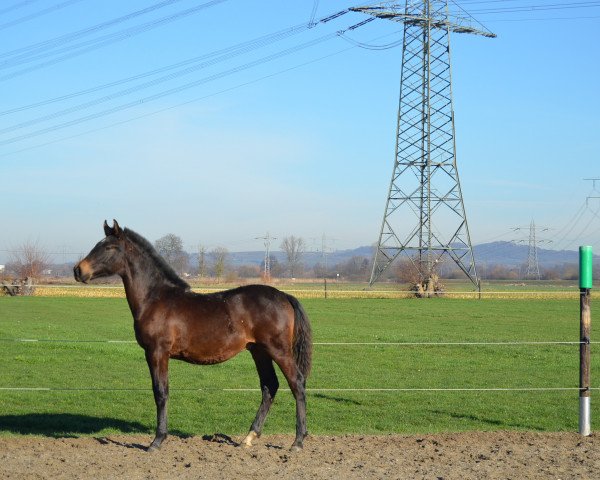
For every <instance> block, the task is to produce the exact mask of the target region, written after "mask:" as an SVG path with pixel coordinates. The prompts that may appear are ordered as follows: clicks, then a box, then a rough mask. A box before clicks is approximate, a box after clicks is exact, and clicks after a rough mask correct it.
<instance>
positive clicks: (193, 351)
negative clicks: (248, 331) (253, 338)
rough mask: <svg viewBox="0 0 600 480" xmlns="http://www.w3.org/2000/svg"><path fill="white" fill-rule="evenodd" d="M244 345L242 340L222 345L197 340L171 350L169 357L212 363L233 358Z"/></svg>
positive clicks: (198, 363) (206, 363)
mask: <svg viewBox="0 0 600 480" xmlns="http://www.w3.org/2000/svg"><path fill="white" fill-rule="evenodd" d="M245 347H246V342H242V341H237V342H232V343H229V344H222V345H216V344H213V343H209V342H199V343H197V344H196V345H190V346H189V347H188V348H183V349H181V350H179V351H177V352H173V354H172V355H171V358H175V359H178V360H183V361H184V362H188V363H195V364H197V365H213V364H215V363H222V362H225V361H226V360H229V359H230V358H233V357H234V356H236V355H237V354H238V353H239V352H240V351H242V350H243V349H244V348H245Z"/></svg>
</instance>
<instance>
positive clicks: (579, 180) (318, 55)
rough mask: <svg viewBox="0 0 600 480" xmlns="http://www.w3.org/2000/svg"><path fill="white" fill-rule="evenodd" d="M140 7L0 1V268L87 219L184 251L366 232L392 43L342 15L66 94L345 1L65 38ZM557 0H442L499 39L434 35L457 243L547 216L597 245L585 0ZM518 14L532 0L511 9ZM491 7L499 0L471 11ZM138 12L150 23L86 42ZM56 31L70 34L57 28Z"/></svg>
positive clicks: (380, 180) (162, 14) (394, 81)
mask: <svg viewBox="0 0 600 480" xmlns="http://www.w3.org/2000/svg"><path fill="white" fill-rule="evenodd" d="M157 3H159V1H158V0H155V1H146V2H144V1H134V0H129V1H127V2H121V1H116V0H107V1H102V2H100V1H94V0H73V1H72V2H70V3H69V4H66V5H63V4H64V2H58V1H57V0H34V1H31V2H22V1H17V0H7V1H6V2H3V3H2V6H1V7H0V45H1V47H0V96H1V102H0V109H1V113H0V200H1V201H2V205H3V207H4V208H3V209H2V214H1V216H0V218H1V222H2V229H1V232H2V234H1V235H0V250H1V251H0V261H5V260H6V257H7V255H8V254H7V250H10V249H12V248H14V247H16V246H18V245H20V244H22V243H23V242H25V241H37V242H39V244H41V245H42V246H44V247H45V248H46V249H47V250H48V251H51V252H54V251H69V252H74V253H77V252H87V251H88V250H89V249H90V248H91V247H92V245H93V244H94V243H95V242H96V241H98V240H99V239H100V237H101V236H102V229H101V226H102V222H103V221H104V219H105V218H106V219H112V218H116V219H117V220H118V221H119V222H120V223H121V225H123V226H128V227H130V228H132V229H134V230H136V231H138V232H139V233H141V234H142V235H144V236H146V237H147V238H148V239H150V240H152V241H153V240H156V239H157V238H159V237H161V236H163V235H165V234H167V233H175V234H177V235H179V236H180V237H181V238H182V239H183V240H184V244H185V246H186V249H188V250H195V249H196V246H197V245H199V244H202V245H204V246H206V247H207V248H208V249H211V248H214V247H216V246H225V247H226V248H228V249H229V250H231V251H236V250H260V249H262V241H260V240H256V237H259V236H264V234H265V233H266V232H267V231H269V232H270V233H271V234H272V235H274V236H276V237H278V238H282V237H284V236H287V235H298V236H302V237H304V238H305V239H307V242H308V244H309V247H310V246H312V244H313V240H312V239H318V241H317V244H318V245H319V246H320V238H321V236H322V235H323V234H324V233H325V234H326V235H327V236H328V237H329V238H331V239H334V240H331V246H332V247H334V248H337V249H343V248H353V247H357V246H360V245H367V244H371V243H373V242H375V241H376V240H377V236H378V233H379V232H378V230H379V226H380V223H381V217H382V214H383V209H384V202H385V197H386V195H387V188H388V185H389V177H390V174H391V169H392V161H393V155H394V142H395V138H394V137H395V130H396V114H397V103H398V90H399V76H400V66H401V65H400V64H401V47H400V46H396V47H395V48H388V49H383V50H373V49H365V48H359V47H356V46H353V44H352V43H350V42H348V41H346V40H345V39H344V38H342V37H340V36H337V35H335V33H336V32H337V31H339V30H342V29H345V28H347V27H349V26H351V25H354V24H356V23H358V22H360V21H361V20H363V19H364V18H365V17H364V16H361V15H360V14H357V13H349V14H347V15H344V16H342V17H340V18H338V19H336V20H332V21H331V22H328V23H325V24H319V25H318V26H316V27H314V28H312V29H305V30H303V31H300V32H298V33H295V34H294V35H290V36H288V37H287V38H282V39H280V40H278V41H276V42H273V43H272V44H270V45H266V46H264V47H262V48H255V49H252V50H251V51H248V52H245V53H244V54H242V55H237V56H232V55H231V53H230V52H229V53H227V54H222V55H221V57H223V55H225V57H226V58H225V57H223V58H219V61H218V62H216V61H215V62H213V64H212V65H206V66H205V68H202V69H197V70H196V71H193V72H190V73H189V74H187V75H182V76H179V77H177V78H174V79H171V80H168V81H165V82H162V83H160V84H157V85H154V86H149V87H147V88H143V89H142V88H139V87H140V86H141V85H142V84H143V83H145V82H148V81H149V80H152V79H156V78H158V77H160V76H163V75H166V74H167V73H168V72H167V71H163V72H162V73H155V74H154V75H152V76H147V77H145V78H143V79H141V78H139V79H138V80H132V81H129V82H126V83H121V84H120V85H113V86H112V87H105V88H103V89H96V91H94V92H90V93H87V94H82V95H77V96H73V94H74V93H77V92H81V91H84V90H88V89H92V88H95V87H99V86H105V85H107V84H109V83H115V82H117V81H120V80H123V79H127V78H130V77H132V76H135V75H140V74H142V73H144V72H150V71H154V70H157V69H160V68H163V67H166V66H169V65H173V64H177V63H179V62H183V61H185V60H188V59H191V58H196V57H199V56H201V55H205V54H209V53H211V52H215V51H220V50H222V49H225V48H228V47H231V46H234V45H239V44H240V43H242V42H247V41H249V40H252V39H256V38H259V37H263V36H265V35H267V34H272V33H274V32H288V31H289V28H290V27H293V26H301V25H304V24H306V23H307V22H308V21H309V20H310V18H311V15H312V12H313V8H314V7H316V16H315V18H316V19H320V18H323V17H326V16H328V15H329V14H331V13H334V12H337V11H340V10H344V9H346V8H347V7H349V6H353V5H357V4H359V3H358V2H351V1H338V0H335V1H333V0H332V1H327V2H314V1H313V0H307V1H296V2H285V4H284V3H283V2H280V1H263V2H248V1H241V0H228V1H222V2H213V3H214V5H206V7H205V8H203V9H199V10H198V11H196V12H195V13H191V14H188V15H187V16H182V15H181V14H180V13H178V12H182V11H184V10H187V9H191V8H193V7H196V6H199V5H203V4H208V3H210V2H208V1H207V0H204V1H198V0H179V1H173V2H171V4H170V5H166V6H163V7H162V8H159V9H156V10H155V11H153V12H149V13H146V14H144V15H139V16H137V17H135V18H130V19H129V20H124V21H122V22H120V23H118V24H115V25H112V26H110V27H107V28H103V29H100V28H96V29H95V31H94V32H93V33H90V34H87V35H83V33H84V32H83V30H84V29H88V28H90V27H94V26H98V25H100V24H102V23H103V22H108V21H110V20H113V19H116V18H118V17H122V16H125V15H128V14H131V13H132V12H135V11H139V10H141V9H143V8H146V7H148V6H150V5H155V4H157ZM569 3H573V2H566V1H564V2H562V3H559V2H555V1H553V2H549V1H548V2H544V1H542V0H532V1H525V0H515V1H508V0H507V1H504V2H491V1H489V0H488V1H474V0H464V1H462V2H460V5H462V7H463V8H464V9H465V10H467V11H472V12H473V15H474V16H475V17H476V18H477V19H478V20H479V21H481V23H483V24H484V25H485V26H486V27H487V28H488V29H490V30H491V31H493V32H494V33H496V34H497V35H498V37H497V38H495V39H487V38H483V37H476V36H473V35H458V34H455V35H453V36H452V41H451V48H452V62H453V64H452V79H453V91H454V107H455V117H456V143H457V161H458V168H459V173H460V178H461V184H462V190H463V196H464V201H465V207H466V212H467V217H468V220H469V225H470V230H471V237H472V240H473V242H474V243H481V242H486V241H493V240H515V239H518V238H525V239H526V238H527V235H528V230H520V231H516V232H514V231H513V230H512V229H513V228H514V227H523V226H528V225H529V223H530V222H531V220H532V219H533V220H535V222H536V224H537V225H540V226H543V227H548V228H549V230H548V231H546V232H544V233H540V235H541V236H542V237H544V236H545V237H544V238H547V239H550V240H553V243H551V244H549V245H550V246H551V247H553V248H571V249H574V248H576V247H577V245H579V244H592V245H593V246H594V247H595V251H600V199H593V198H592V199H590V200H589V201H588V205H587V207H586V206H585V203H586V197H587V196H600V193H599V192H600V181H599V182H597V184H596V190H597V191H596V192H594V191H593V184H592V182H591V181H585V180H584V178H591V177H600V120H599V116H598V112H600V96H599V95H598V90H599V89H598V87H599V79H600V62H599V61H598V59H599V58H600V46H599V45H600V43H599V42H598V36H597V32H598V31H599V27H600V2H587V3H588V4H587V5H585V6H583V7H581V3H579V5H580V7H578V8H569ZM557 4H559V5H562V7H560V8H558V9H554V10H548V9H544V8H543V7H544V6H545V5H546V6H549V5H557ZM593 4H596V6H593ZM56 5H63V6H62V8H57V9H52V8H53V7H54V6H56ZM527 6H529V7H535V8H529V9H528V10H527V11H517V9H518V8H520V7H527ZM490 8H505V9H509V10H507V11H501V12H496V13H491V12H490V11H483V10H484V9H490ZM46 9H48V10H49V11H48V12H47V13H45V14H42V13H43V12H44V11H45V10H46ZM176 14H179V15H180V18H178V19H177V20H174V21H171V22H169V23H167V22H166V20H165V19H166V18H167V17H168V16H170V15H176ZM161 19H162V20H161ZM153 20H156V21H158V20H161V21H162V22H163V24H161V25H160V26H158V27H156V28H152V29H147V30H146V31H144V32H143V33H139V34H134V35H129V36H128V37H127V38H125V39H123V40H121V41H114V42H113V43H108V44H106V45H104V46H103V47H102V48H91V47H94V45H96V44H95V43H92V40H94V39H97V38H99V37H101V36H104V35H111V34H115V35H116V34H117V33H118V32H122V31H124V30H125V29H130V28H134V27H136V26H140V25H142V24H145V23H147V22H151V21H153ZM73 32H82V33H81V34H80V35H79V37H78V38H77V39H73V36H72V35H71V37H66V35H68V34H72V33H73ZM286 34H287V33H286ZM401 34H402V27H401V25H399V24H396V23H394V22H390V21H384V20H376V21H373V22H371V23H369V24H368V25H366V26H364V27H362V28H360V29H357V30H355V31H352V32H351V33H348V34H347V35H348V37H350V38H352V39H353V40H356V41H359V42H363V43H368V44H375V45H389V44H391V45H394V44H397V43H398V40H399V39H401ZM282 36H283V35H282ZM106 38H107V40H110V39H114V38H115V37H114V35H113V37H106ZM50 41H52V42H53V43H51V42H50ZM43 42H45V43H43ZM80 42H88V43H81V45H80V46H79V47H78V49H79V51H80V54H78V55H75V56H71V57H70V58H66V59H64V60H62V61H58V62H55V63H52V62H53V61H54V60H55V59H57V58H58V57H60V56H63V55H72V52H74V50H68V49H67V48H69V47H71V46H72V45H73V44H79V43H80ZM308 42H314V44H313V45H312V46H304V47H303V48H297V47H298V46H301V45H305V44H307V43H308ZM32 46H35V47H36V49H37V50H35V58H34V59H33V60H32V59H31V56H28V55H32V48H30V47H32ZM44 47H51V48H49V49H48V48H46V49H44ZM57 49H65V50H64V51H62V53H60V52H59V53H57V52H56V50H57ZM283 51H287V53H286V54H285V55H283V54H281V55H278V52H283ZM75 52H78V50H75ZM269 56H271V57H272V59H271V60H270V61H263V60H261V59H264V58H266V57H269ZM213 58H214V57H213ZM204 61H205V62H207V61H208V59H205V60H204ZM19 62H25V63H19ZM44 63H50V64H47V65H41V66H40V64H44ZM188 65H189V64H188ZM252 65H253V66H252ZM32 67H33V68H32ZM181 68H184V67H181ZM181 68H180V69H181ZM27 70H29V71H27ZM171 71H172V70H171ZM192 83H195V85H194V86H190V87H189V88H181V89H180V91H178V92H176V93H171V94H168V95H167V94H164V93H163V92H166V91H168V90H176V89H177V87H182V86H185V85H186V84H192ZM129 87H133V88H132V91H131V92H130V93H129V94H127V95H125V94H117V92H121V91H123V90H125V89H127V88H129ZM110 95H113V97H114V98H110V99H109V98H107V99H106V101H103V102H101V103H99V101H98V100H99V99H101V98H103V97H108V96H110ZM66 96H71V98H63V99H62V100H60V101H58V100H57V101H54V102H51V103H47V104H44V105H38V106H34V107H31V108H26V109H24V108H23V107H27V106H31V105H34V104H38V103H42V102H46V101H47V100H51V99H57V98H59V97H66ZM153 96H154V98H153ZM94 102H97V103H96V104H94V105H89V106H88V107H86V108H83V107H84V105H85V104H88V103H90V104H91V103H94ZM124 105H129V108H123V109H119V108H120V106H124ZM70 108H71V109H73V110H75V111H73V112H71V113H68V112H66V110H67V109H70ZM107 110H113V111H112V113H109V114H102V115H100V114H101V113H103V112H106V111H107ZM95 114H98V115H97V117H96V118H89V117H93V116H94V115H95ZM49 116H52V117H53V118H47V117H49ZM59 127H60V128H59ZM276 243H277V242H276Z"/></svg>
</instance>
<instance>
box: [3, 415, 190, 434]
mask: <svg viewBox="0 0 600 480" xmlns="http://www.w3.org/2000/svg"><path fill="white" fill-rule="evenodd" d="M107 429H110V430H116V431H118V432H119V433H123V434H132V433H141V434H152V433H153V432H154V430H153V429H152V428H151V427H149V426H148V425H144V424H142V423H139V422H129V421H126V420H121V419H118V418H109V417H92V416H90V415H78V414H74V413H26V414H23V415H0V432H7V433H14V434H18V435H41V436H44V437H51V438H76V437H80V436H89V435H94V434H98V433H100V432H102V431H104V430H107ZM172 434H173V435H176V436H181V437H187V436H189V434H186V433H184V432H179V431H174V432H172Z"/></svg>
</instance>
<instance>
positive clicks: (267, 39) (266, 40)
mask: <svg viewBox="0 0 600 480" xmlns="http://www.w3.org/2000/svg"><path fill="white" fill-rule="evenodd" d="M307 28H308V25H307V24H306V25H303V26H300V27H292V28H291V29H288V30H284V31H281V32H277V33H275V34H272V35H269V36H264V37H260V38H258V39H256V40H253V41H251V42H245V43H243V44H240V46H239V47H237V46H234V47H229V48H227V49H224V50H221V51H222V52H224V53H223V54H221V55H219V51H217V52H213V53H209V54H206V55H202V56H200V57H195V58H194V59H188V60H185V61H183V62H179V63H177V64H174V65H169V66H167V67H162V68H160V69H157V70H154V71H152V72H146V73H144V74H140V75H137V76H135V77H129V78H127V79H123V80H120V81H118V82H112V83H111V84H109V86H114V85H116V84H121V83H127V82H130V81H132V80H131V78H143V77H148V76H151V75H153V74H154V73H155V72H161V71H168V70H172V69H175V68H177V67H178V66H180V65H186V64H190V63H194V62H196V61H197V59H210V58H211V57H213V58H212V59H210V60H206V61H204V62H202V63H196V64H195V65H191V66H189V67H187V68H185V69H183V70H179V71H176V72H172V73H169V74H167V75H163V76H161V77H158V78H155V79H153V80H149V81H147V82H145V83H141V84H138V85H134V86H132V87H129V88H126V89H124V90H120V91H118V92H113V93H111V94H109V95H105V96H103V97H100V98H96V99H94V100H90V101H88V102H85V103H81V104H79V105H74V106H71V107H69V108H66V109H63V110H59V111H57V112H53V113H50V114H47V115H43V116H41V117H37V118H32V119H29V120H27V121H25V122H21V123H18V124H15V125H11V126H8V127H5V128H2V129H0V134H4V133H8V132H12V131H14V130H19V129H22V128H25V127H29V126H32V125H35V124H38V123H41V122H44V121H47V120H52V119H54V118H58V117H61V116H64V115H68V114H70V113H75V112H78V111H80V110H84V109H86V108H89V107H92V106H95V105H99V104H101V103H105V102H108V101H111V100H115V99H117V98H119V97H123V96H125V95H129V94H132V93H136V92H138V91H140V90H143V89H147V88H150V87H153V86H155V85H158V84H161V83H164V82H167V81H170V80H174V79H177V78H179V77H182V76H184V75H189V74H191V73H193V72H196V71H198V70H201V69H204V68H207V67H210V66H213V65H216V64H217V63H220V62H223V61H226V60H230V59H232V58H234V57H236V56H239V55H242V54H245V53H248V52H251V51H253V50H256V49H258V48H262V47H265V46H267V45H270V44H272V43H275V42H277V41H280V40H282V39H285V38H288V37H289V36H291V35H295V34H298V33H300V32H302V31H304V30H305V29H307ZM105 88H108V87H107V86H104V85H103V86H99V87H95V88H93V89H88V90H86V91H84V92H83V93H82V92H77V93H75V94H71V95H67V96H66V97H67V99H68V98H73V97H75V96H80V95H83V94H84V93H88V92H94V91H98V90H102V89H105ZM63 98H65V97H60V98H59V99H58V100H60V99H63ZM58 100H57V99H51V100H48V101H45V102H39V103H38V104H36V105H35V106H37V105H40V104H41V105H46V104H49V103H54V102H56V101H58ZM28 108H32V106H31V105H30V106H26V107H21V108H17V109H13V110H12V111H10V112H14V111H21V110H25V109H28ZM6 113H7V112H0V115H6Z"/></svg>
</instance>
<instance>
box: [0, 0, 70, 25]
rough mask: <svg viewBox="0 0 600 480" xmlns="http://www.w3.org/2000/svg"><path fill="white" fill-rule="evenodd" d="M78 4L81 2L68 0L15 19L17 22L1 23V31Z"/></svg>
mask: <svg viewBox="0 0 600 480" xmlns="http://www.w3.org/2000/svg"><path fill="white" fill-rule="evenodd" d="M78 2H81V0H66V1H64V2H61V3H57V4H55V5H52V6H50V7H48V8H45V9H43V10H40V11H38V12H35V13H31V14H29V15H25V16H23V17H20V18H17V19H15V20H11V21H9V22H5V23H0V30H4V29H5V28H9V27H14V26H15V25H18V24H20V23H23V22H28V21H29V20H33V19H34V18H37V17H41V16H42V15H46V14H47V13H54V12H56V11H58V10H61V9H63V8H65V7H68V6H69V5H72V4H74V3H78Z"/></svg>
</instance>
